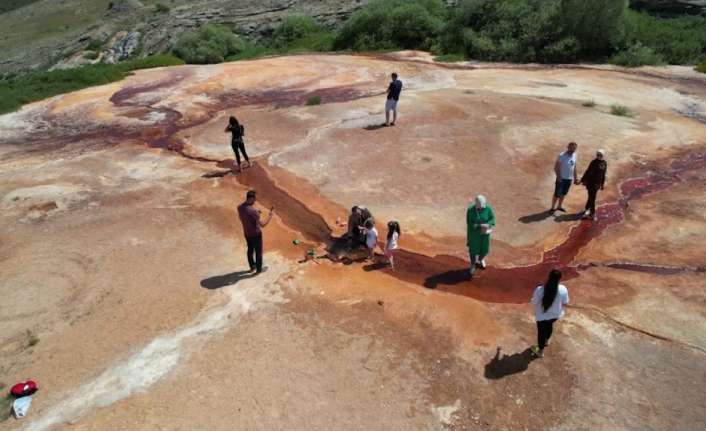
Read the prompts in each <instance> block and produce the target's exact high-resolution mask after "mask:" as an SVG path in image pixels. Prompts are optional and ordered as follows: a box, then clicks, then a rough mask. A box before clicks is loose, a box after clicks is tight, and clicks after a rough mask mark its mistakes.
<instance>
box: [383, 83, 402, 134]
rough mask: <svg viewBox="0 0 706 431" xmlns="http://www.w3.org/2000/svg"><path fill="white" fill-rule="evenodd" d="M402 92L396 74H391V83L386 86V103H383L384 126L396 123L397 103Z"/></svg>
mask: <svg viewBox="0 0 706 431" xmlns="http://www.w3.org/2000/svg"><path fill="white" fill-rule="evenodd" d="M401 92H402V81H400V80H399V79H397V73H393V74H392V81H390V85H388V86H387V101H386V102H385V126H394V125H395V121H397V102H399V100H400V93H401ZM390 111H392V123H390Z"/></svg>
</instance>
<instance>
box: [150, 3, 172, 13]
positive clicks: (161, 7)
mask: <svg viewBox="0 0 706 431" xmlns="http://www.w3.org/2000/svg"><path fill="white" fill-rule="evenodd" d="M169 10H170V9H169V6H167V5H166V4H164V3H157V4H156V5H154V12H155V13H167V12H169Z"/></svg>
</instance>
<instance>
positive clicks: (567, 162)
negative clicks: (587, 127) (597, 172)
mask: <svg viewBox="0 0 706 431" xmlns="http://www.w3.org/2000/svg"><path fill="white" fill-rule="evenodd" d="M576 147H577V145H576V142H570V143H569V146H568V148H567V149H566V151H564V152H563V153H561V154H559V157H557V159H556V162H555V163H554V173H555V174H556V183H555V184H554V196H553V198H552V207H551V209H550V210H549V212H551V213H554V211H561V212H566V210H565V209H564V207H562V206H561V205H562V204H563V203H564V198H565V197H566V195H567V194H568V193H569V189H570V188H571V183H572V182H573V183H574V184H578V183H579V180H578V176H577V173H576Z"/></svg>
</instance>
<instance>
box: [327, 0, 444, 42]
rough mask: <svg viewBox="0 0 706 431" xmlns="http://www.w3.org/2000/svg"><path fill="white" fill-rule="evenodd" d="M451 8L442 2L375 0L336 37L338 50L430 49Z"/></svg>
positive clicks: (352, 18) (350, 20)
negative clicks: (447, 7) (448, 9)
mask: <svg viewBox="0 0 706 431" xmlns="http://www.w3.org/2000/svg"><path fill="white" fill-rule="evenodd" d="M446 15H447V9H446V7H445V6H444V4H443V3H442V1H441V0H373V1H372V2H370V3H368V4H367V5H366V6H365V7H363V8H362V9H361V10H360V11H358V12H356V13H355V14H353V16H351V17H350V18H349V19H348V20H347V21H346V22H345V23H344V25H343V28H342V29H341V31H340V32H339V34H338V36H337V37H336V40H335V43H334V47H335V48H337V49H355V50H358V51H369V50H385V49H429V48H431V46H432V45H433V44H434V42H435V40H436V38H437V37H438V35H439V33H440V31H441V29H442V27H443V21H444V18H445V17H446Z"/></svg>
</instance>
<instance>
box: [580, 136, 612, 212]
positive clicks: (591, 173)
mask: <svg viewBox="0 0 706 431" xmlns="http://www.w3.org/2000/svg"><path fill="white" fill-rule="evenodd" d="M604 157H605V151H603V150H598V151H596V158H595V159H593V160H591V163H590V164H589V165H588V169H586V172H584V174H583V176H582V177H581V184H583V185H584V186H586V191H587V192H588V200H587V201H586V209H585V211H584V213H583V218H585V219H593V220H598V217H597V216H596V195H598V190H603V186H604V184H605V175H606V171H607V170H608V162H606V161H605V160H604Z"/></svg>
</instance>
